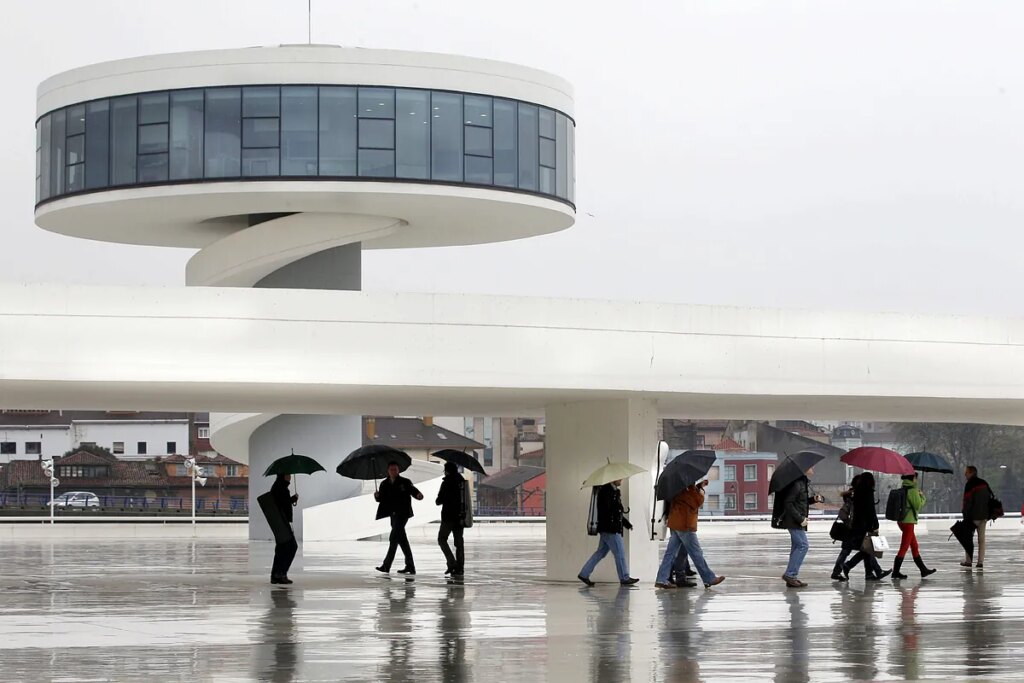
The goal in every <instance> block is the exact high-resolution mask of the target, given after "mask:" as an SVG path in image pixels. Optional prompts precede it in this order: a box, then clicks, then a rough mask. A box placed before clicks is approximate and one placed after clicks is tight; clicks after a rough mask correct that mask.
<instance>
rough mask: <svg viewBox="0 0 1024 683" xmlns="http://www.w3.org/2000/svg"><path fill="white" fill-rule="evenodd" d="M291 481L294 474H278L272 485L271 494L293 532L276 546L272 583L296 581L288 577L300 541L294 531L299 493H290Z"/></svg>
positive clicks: (271, 571)
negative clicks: (294, 507)
mask: <svg viewBox="0 0 1024 683" xmlns="http://www.w3.org/2000/svg"><path fill="white" fill-rule="evenodd" d="M291 481H292V475H290V474H278V475H277V479H275V480H274V484H273V486H271V487H270V495H271V496H272V497H273V499H274V504H275V505H277V510H278V512H280V513H281V519H283V520H284V521H285V523H286V524H287V525H288V531H289V532H291V533H290V534H289V535H288V538H287V539H286V540H284V541H278V542H277V544H276V545H275V546H274V564H273V565H271V567H270V583H283V584H289V583H294V582H293V581H292V580H291V579H289V578H288V569H290V568H291V566H292V561H293V560H294V559H295V553H297V552H298V551H299V543H298V541H296V540H295V532H294V531H292V506H294V505H297V504H298V502H299V494H297V493H296V494H293V495H289V494H290V493H291V492H290V491H289V490H288V486H289V484H291Z"/></svg>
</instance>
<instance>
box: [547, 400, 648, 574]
mask: <svg viewBox="0 0 1024 683" xmlns="http://www.w3.org/2000/svg"><path fill="white" fill-rule="evenodd" d="M544 421H545V430H546V436H545V449H546V458H547V576H548V579H550V580H554V581H574V580H575V579H576V575H577V574H578V573H579V571H580V567H582V566H583V563H584V562H585V561H586V560H587V558H588V557H590V555H591V554H592V553H593V552H594V550H595V549H596V548H597V537H596V536H588V535H587V512H588V505H589V504H590V490H589V489H587V490H582V491H581V490H580V484H582V483H583V480H584V479H585V478H586V477H587V476H588V475H589V474H590V473H591V472H593V471H594V470H595V469H597V468H598V467H600V466H601V465H604V464H605V463H607V462H608V460H609V458H610V459H611V460H612V461H629V462H631V463H633V464H635V465H639V466H640V467H643V468H644V469H645V470H647V471H648V474H639V475H637V476H635V477H632V478H631V479H627V480H626V481H625V482H623V485H622V500H623V504H624V505H625V507H626V508H628V509H629V510H630V512H629V514H628V515H627V516H628V517H629V520H630V521H631V522H632V523H633V526H634V529H633V531H631V532H630V531H627V532H626V534H625V540H626V554H627V557H628V560H629V571H630V574H631V575H632V576H635V577H638V578H641V579H643V580H645V581H653V580H654V576H655V573H656V571H657V566H658V544H657V543H656V542H654V541H652V540H651V539H650V529H649V527H650V518H651V504H652V501H653V490H654V482H653V472H651V470H653V469H654V466H655V459H656V458H657V455H658V434H657V421H658V420H657V411H656V410H655V404H654V401H652V400H647V399H620V400H614V401H593V402H590V401H588V402H580V403H557V404H552V405H549V406H547V408H546V410H545V419H544ZM592 578H593V579H594V580H595V581H616V580H617V577H616V573H615V562H614V559H613V558H612V556H611V554H609V555H608V557H607V559H605V560H603V561H602V562H601V564H600V565H598V568H597V571H595V572H594V574H593V577H592Z"/></svg>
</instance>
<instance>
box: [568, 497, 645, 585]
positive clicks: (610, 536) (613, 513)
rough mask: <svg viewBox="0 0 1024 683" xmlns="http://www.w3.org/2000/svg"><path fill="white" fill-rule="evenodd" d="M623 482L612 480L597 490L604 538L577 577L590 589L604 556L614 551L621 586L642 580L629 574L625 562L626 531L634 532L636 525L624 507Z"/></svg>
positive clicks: (600, 525) (600, 524)
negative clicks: (593, 574)
mask: <svg viewBox="0 0 1024 683" xmlns="http://www.w3.org/2000/svg"><path fill="white" fill-rule="evenodd" d="M621 483H622V480H621V479H620V480H617V481H613V482H612V483H610V484H605V485H604V486H601V487H599V488H598V491H597V533H598V534H599V535H600V537H601V539H600V541H599V542H598V544H597V550H595V551H594V554H593V555H591V556H590V559H589V560H587V562H586V564H584V565H583V569H581V570H580V573H579V574H577V575H576V578H578V579H579V580H580V581H582V582H583V583H585V584H586V585H588V586H593V585H594V582H593V581H591V580H590V575H591V574H592V573H593V571H594V568H595V567H597V563H598V562H600V561H601V560H602V559H604V557H605V555H607V554H608V553H609V552H611V554H612V556H614V557H615V570H616V571H617V572H618V574H619V583H620V584H621V585H623V586H632V585H633V584H634V583H637V582H638V581H639V579H635V578H633V577H631V576H630V575H629V564H628V563H627V561H626V545H625V543H623V541H622V532H623V530H624V529H632V528H633V525H632V524H630V523H629V520H628V519H626V517H625V510H624V509H623V507H622V492H621V491H619V484H621Z"/></svg>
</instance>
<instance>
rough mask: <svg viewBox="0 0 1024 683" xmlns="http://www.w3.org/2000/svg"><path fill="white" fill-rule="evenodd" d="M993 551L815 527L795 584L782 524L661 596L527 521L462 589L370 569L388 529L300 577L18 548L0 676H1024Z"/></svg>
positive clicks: (183, 548) (433, 578) (212, 547)
mask: <svg viewBox="0 0 1024 683" xmlns="http://www.w3.org/2000/svg"><path fill="white" fill-rule="evenodd" d="M1007 526H1009V523H1008V524H1007ZM989 545H990V548H989V557H988V559H987V561H986V567H985V569H984V571H978V570H974V571H967V570H963V569H961V568H960V567H959V566H958V564H957V563H958V562H959V559H960V557H959V555H958V554H957V553H956V551H955V548H954V546H953V545H952V544H951V543H949V542H947V541H946V540H945V536H942V537H941V538H940V537H939V534H934V535H931V536H928V537H925V538H924V539H922V552H923V554H924V555H925V558H926V559H927V560H928V561H929V563H930V564H933V565H935V566H936V567H938V568H939V570H940V571H939V572H938V573H937V574H935V575H934V576H933V577H931V578H929V579H928V580H927V581H924V582H922V581H921V580H920V578H919V577H918V576H917V570H916V568H915V567H914V566H913V565H910V567H909V570H908V569H907V568H906V567H905V568H904V571H906V572H907V573H908V574H910V575H911V578H910V579H909V580H906V581H902V582H897V583H895V584H894V583H893V582H892V581H885V582H882V583H880V584H868V585H865V582H864V578H863V573H862V572H854V574H853V575H852V580H851V582H850V583H849V584H834V583H833V582H831V581H830V580H829V578H828V573H829V570H830V567H831V562H832V560H833V558H834V555H835V553H834V548H833V546H831V544H830V543H829V541H828V540H827V539H826V538H825V537H821V536H819V537H813V536H812V546H811V553H810V555H809V556H808V561H807V563H806V564H805V565H804V570H803V571H802V572H801V577H802V578H803V579H804V580H806V581H808V582H809V583H810V586H809V587H808V588H805V589H799V590H795V589H787V588H785V587H784V585H783V583H782V581H781V580H780V579H779V575H780V574H781V573H782V572H781V568H782V567H783V566H784V564H785V554H786V550H787V547H788V538H787V537H784V536H783V535H779V534H766V535H754V536H738V537H734V538H707V539H705V540H704V546H705V551H706V555H707V558H708V561H709V564H710V565H711V566H712V568H713V569H715V570H716V571H717V572H718V573H720V574H725V575H726V576H727V577H728V579H727V580H726V582H725V583H723V584H722V585H721V586H718V587H716V588H714V589H711V590H705V589H703V588H700V589H680V590H676V591H656V590H655V589H654V588H653V587H652V582H653V577H652V576H641V577H640V578H641V579H643V582H642V583H641V584H639V585H638V586H637V587H634V588H620V587H619V586H618V585H617V584H614V585H612V584H609V585H600V584H599V585H598V586H596V587H595V588H591V589H587V588H584V587H582V586H580V585H578V584H576V585H571V584H552V583H547V582H546V581H544V579H543V577H544V561H545V554H544V545H543V540H542V539H541V538H539V537H532V538H530V537H526V536H523V537H521V538H518V537H513V538H506V537H503V538H500V539H495V540H494V541H493V542H490V543H484V542H483V541H477V542H476V544H475V545H471V546H469V548H468V557H469V562H468V565H469V566H468V571H467V576H466V577H465V579H464V581H462V582H459V583H452V582H448V581H446V580H445V578H444V577H443V575H442V570H443V563H442V559H441V556H440V553H439V552H438V550H437V548H436V546H432V545H429V544H427V543H423V542H421V543H419V544H417V545H414V551H415V552H417V564H418V569H419V570H420V574H419V575H418V576H417V577H416V578H415V579H411V580H405V579H403V578H399V576H398V575H394V574H393V575H391V576H390V577H384V576H381V575H378V574H377V573H376V572H374V570H373V566H374V565H375V564H377V562H378V561H379V559H380V557H381V555H382V554H383V550H384V546H383V544H381V543H377V542H352V543H339V544H310V545H309V546H306V547H305V548H303V549H302V550H300V555H299V558H297V561H296V565H295V566H294V567H293V570H292V573H291V576H292V578H293V579H294V580H295V584H294V585H292V586H288V587H276V586H271V585H269V584H268V583H267V581H266V574H267V573H268V571H267V568H268V567H269V563H270V557H271V555H272V546H271V545H270V544H268V543H248V542H246V541H244V540H213V539H200V540H197V541H193V540H190V539H189V540H182V539H148V540H99V541H96V540H88V541H86V540H77V541H76V540H73V539H71V540H45V539H42V540H15V541H3V542H2V545H0V549H2V555H0V594H2V595H3V610H2V617H0V681H3V682H8V681H139V680H150V681H186V680H187V681H225V682H227V681H254V680H260V681H281V682H284V681H417V682H419V681H444V682H458V681H487V682H488V683H503V682H505V681H526V680H529V681H545V680H547V681H559V682H560V683H567V682H569V681H849V680H950V679H961V678H972V679H974V680H991V681H1005V680H1024V564H1022V562H1021V560H1022V558H1024V552H1022V541H1021V537H1020V536H1019V535H1017V534H1009V533H1006V534H999V533H992V534H990V537H989ZM610 561H611V559H610V558H609V559H608V560H606V562H610ZM888 562H889V560H888V558H886V559H885V560H883V565H885V564H888ZM911 570H912V571H911Z"/></svg>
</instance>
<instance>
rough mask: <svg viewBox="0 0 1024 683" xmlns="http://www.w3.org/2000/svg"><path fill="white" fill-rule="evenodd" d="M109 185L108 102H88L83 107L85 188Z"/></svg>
mask: <svg viewBox="0 0 1024 683" xmlns="http://www.w3.org/2000/svg"><path fill="white" fill-rule="evenodd" d="M109 184H110V102H109V101H107V100H100V101H98V102H90V103H89V104H88V105H86V107H85V187H86V188H87V189H90V190H91V189H93V188H97V187H106V186H107V185H109Z"/></svg>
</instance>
